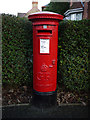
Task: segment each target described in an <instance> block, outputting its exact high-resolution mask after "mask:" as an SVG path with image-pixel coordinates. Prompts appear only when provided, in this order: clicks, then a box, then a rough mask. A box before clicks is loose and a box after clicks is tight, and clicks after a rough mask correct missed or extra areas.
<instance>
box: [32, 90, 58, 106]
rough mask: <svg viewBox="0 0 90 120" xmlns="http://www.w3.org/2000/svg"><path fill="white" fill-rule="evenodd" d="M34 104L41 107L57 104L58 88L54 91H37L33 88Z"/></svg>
mask: <svg viewBox="0 0 90 120" xmlns="http://www.w3.org/2000/svg"><path fill="white" fill-rule="evenodd" d="M32 104H33V105H34V106H36V107H39V108H47V107H52V106H56V105H57V90H56V91H52V92H37V91H35V90H33V97H32Z"/></svg>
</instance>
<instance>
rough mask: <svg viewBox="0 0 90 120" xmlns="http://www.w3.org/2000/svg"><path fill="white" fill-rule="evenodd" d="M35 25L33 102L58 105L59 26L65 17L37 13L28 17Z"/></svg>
mask: <svg viewBox="0 0 90 120" xmlns="http://www.w3.org/2000/svg"><path fill="white" fill-rule="evenodd" d="M28 19H29V20H31V21H32V24H33V102H34V104H36V105H39V106H50V105H51V106H52V105H55V104H56V88H57V52H58V25H59V21H61V20H63V16H62V15H60V14H57V13H53V12H37V13H33V14H31V15H29V16H28Z"/></svg>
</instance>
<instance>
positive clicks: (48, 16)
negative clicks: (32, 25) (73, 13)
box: [28, 11, 63, 20]
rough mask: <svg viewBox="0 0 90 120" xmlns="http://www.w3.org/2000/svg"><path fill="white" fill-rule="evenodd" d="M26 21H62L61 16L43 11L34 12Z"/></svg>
mask: <svg viewBox="0 0 90 120" xmlns="http://www.w3.org/2000/svg"><path fill="white" fill-rule="evenodd" d="M28 19H29V20H35V19H56V20H63V16H62V15H60V14H58V13H54V12H47V11H43V12H35V13H32V14H30V15H29V16H28Z"/></svg>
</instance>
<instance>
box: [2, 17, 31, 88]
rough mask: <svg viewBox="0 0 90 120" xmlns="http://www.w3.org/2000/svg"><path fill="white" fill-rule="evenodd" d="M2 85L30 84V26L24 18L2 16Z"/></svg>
mask: <svg viewBox="0 0 90 120" xmlns="http://www.w3.org/2000/svg"><path fill="white" fill-rule="evenodd" d="M2 42H3V45H2V57H3V61H2V63H3V66H2V68H3V71H2V77H3V85H11V86H15V85H25V84H32V61H30V59H31V58H30V57H32V56H31V55H32V26H31V23H30V22H29V21H28V20H27V19H24V18H18V17H15V16H12V15H2Z"/></svg>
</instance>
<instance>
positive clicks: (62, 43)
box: [58, 20, 90, 92]
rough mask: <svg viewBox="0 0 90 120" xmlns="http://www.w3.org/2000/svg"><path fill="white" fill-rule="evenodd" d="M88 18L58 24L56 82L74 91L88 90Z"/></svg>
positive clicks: (89, 29)
mask: <svg viewBox="0 0 90 120" xmlns="http://www.w3.org/2000/svg"><path fill="white" fill-rule="evenodd" d="M89 40H90V20H82V21H63V22H61V23H60V25H59V45H58V49H59V56H58V57H59V63H58V64H59V69H58V82H60V83H62V84H64V85H65V86H66V88H68V89H70V90H74V91H78V92H79V91H82V90H88V88H89V85H88V47H89V46H88V41H89Z"/></svg>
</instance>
